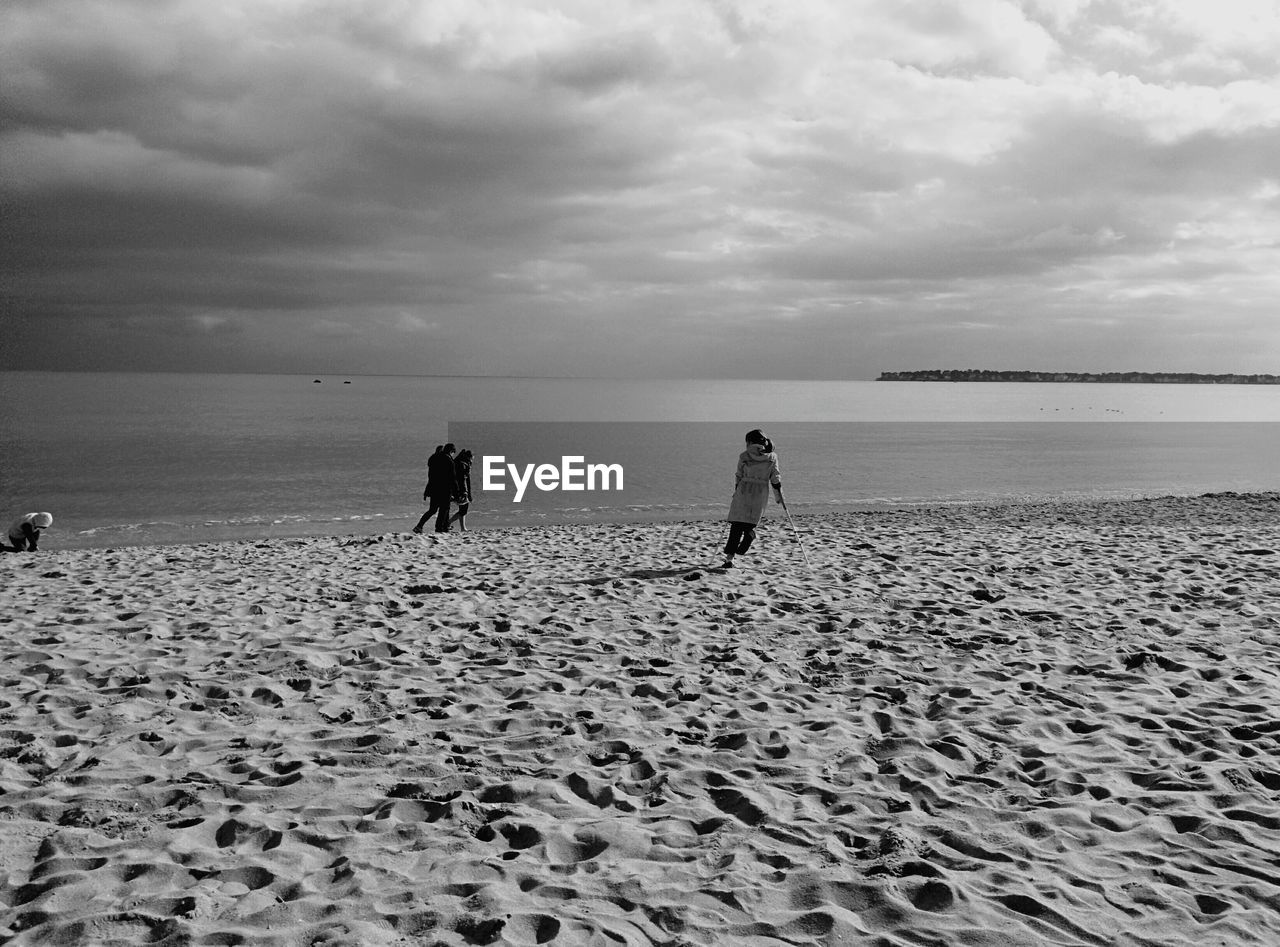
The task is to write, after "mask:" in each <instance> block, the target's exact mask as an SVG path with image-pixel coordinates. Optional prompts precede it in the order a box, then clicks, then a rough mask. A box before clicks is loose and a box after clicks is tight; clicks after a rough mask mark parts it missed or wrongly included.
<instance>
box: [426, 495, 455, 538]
mask: <svg viewBox="0 0 1280 947" xmlns="http://www.w3.org/2000/svg"><path fill="white" fill-rule="evenodd" d="M450 499H452V498H451V497H433V498H432V500H431V509H433V510H436V509H438V510H439V511H440V512H439V515H437V516H436V532H437V533H447V532H449V500H450Z"/></svg>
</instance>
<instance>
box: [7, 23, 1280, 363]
mask: <svg viewBox="0 0 1280 947" xmlns="http://www.w3.org/2000/svg"><path fill="white" fill-rule="evenodd" d="M1277 41H1280V15H1277V13H1276V12H1275V11H1274V10H1273V9H1272V5H1271V4H1269V3H1262V2H1247V0H1216V2H1214V3H1212V4H1210V3H1207V2H1200V0H1151V2H1147V3H1143V4H1135V3H1130V2H1126V0H1054V2H1049V0H1022V2H1014V0H965V2H960V0H947V2H937V0H930V2H923V0H910V2H902V3H883V2H879V0H851V2H843V3H841V2H835V0H787V2H781V0H740V2H732V3H730V2H728V0H706V2H701V3H688V2H685V0H646V2H639V0H635V2H622V3H617V4H608V5H604V4H598V3H593V2H588V0H557V2H536V3H535V2H532V0H530V2H521V0H502V2H498V0H439V2H432V3H418V2H411V0H378V2H373V0H365V2H357V0H347V2H341V3H340V2H336V0H253V2H249V0H242V2H226V3H218V4H208V3H200V2H195V0H163V2H142V0H97V2H84V0H40V2H35V0H12V2H10V3H8V4H6V5H4V7H3V8H0V154H2V156H3V161H0V201H3V206H4V207H5V209H6V222H5V226H4V227H3V229H2V231H0V253H3V254H4V256H5V259H6V267H7V273H6V277H5V281H4V283H3V284H0V294H2V295H0V329H5V330H8V337H9V338H10V339H12V340H13V342H12V344H13V345H15V346H17V348H16V350H15V351H16V352H17V354H18V355H19V357H21V358H22V359H23V360H24V363H28V364H30V363H31V361H30V360H31V359H34V360H35V362H36V363H40V360H41V359H46V360H47V362H48V365H49V367H55V366H56V365H62V366H66V365H68V364H71V365H75V366H76V367H104V366H105V367H111V366H113V365H116V364H118V359H119V358H120V357H121V356H122V353H123V354H124V355H125V356H127V359H128V363H129V364H131V365H136V366H141V367H153V368H200V367H212V368H219V369H227V368H229V367H230V368H235V367H237V366H240V367H248V366H252V367H254V368H255V369H271V368H277V369H287V370H310V368H311V367H312V365H316V363H317V362H324V364H323V365H316V370H320V369H321V368H328V369H332V370H341V371H377V370H385V371H424V372H430V371H450V372H454V371H471V370H474V371H502V372H513V373H517V374H540V373H547V374H581V373H587V374H593V373H599V372H608V373H617V374H657V375H666V374H681V373H688V372H692V373H695V374H696V373H700V372H712V373H716V374H729V375H738V374H742V373H750V372H753V371H756V370H757V369H758V367H759V366H761V365H768V366H769V368H768V371H770V372H772V373H776V374H784V375H785V374H789V373H799V374H802V375H806V376H812V375H813V374H814V373H834V374H837V375H843V376H851V377H868V376H873V375H874V374H875V373H876V372H877V371H879V370H881V369H884V368H889V367H898V368H909V367H912V366H911V364H910V361H911V360H917V359H918V360H923V361H924V362H925V363H927V364H928V365H938V364H940V363H941V362H944V361H946V360H947V359H948V358H949V357H951V356H952V355H954V356H955V357H956V358H959V357H961V356H964V357H965V358H966V359H967V360H968V363H969V364H974V363H975V362H974V359H975V358H976V359H977V360H978V361H981V360H982V358H986V359H987V360H988V361H990V362H991V363H992V364H991V366H990V367H993V368H1005V367H1032V368H1039V367H1045V368H1048V367H1054V368H1061V369H1063V370H1108V369H1115V368H1117V365H1116V364H1114V363H1115V362H1119V361H1123V362H1124V363H1125V366H1124V367H1126V368H1127V367H1132V365H1134V364H1138V363H1139V362H1142V361H1143V360H1144V358H1145V357H1146V355H1147V354H1150V355H1151V356H1152V357H1155V356H1157V355H1158V356H1159V357H1160V358H1162V359H1165V361H1163V362H1162V364H1161V365H1158V366H1155V367H1157V368H1166V369H1170V370H1173V369H1181V370H1188V371H1193V370H1205V371H1214V370H1222V371H1227V370H1232V371H1234V370H1240V371H1248V370H1253V371H1268V370H1273V369H1274V365H1272V364H1270V363H1269V361H1268V360H1274V359H1276V358H1277V357H1280V338H1277V337H1275V335H1274V334H1272V333H1271V332H1270V331H1269V330H1267V329H1265V328H1259V327H1258V325H1257V324H1258V323H1259V322H1260V321H1261V320H1264V319H1265V318H1266V315H1265V314H1266V313H1268V312H1269V311H1270V309H1269V307H1270V305H1271V301H1272V300H1273V299H1274V298H1275V296H1276V289H1277V283H1276V281H1277V279H1278V278H1277V277H1276V276H1275V275H1274V274H1276V273H1280V267H1277V265H1276V264H1277V262H1278V261H1277V258H1276V254H1277V246H1278V245H1280V219H1278V217H1277V209H1278V207H1277V198H1276V194H1277V193H1278V190H1277V175H1276V174H1275V172H1274V170H1273V169H1272V166H1273V164H1274V159H1273V156H1274V154H1275V153H1276V150H1277V145H1280V141H1278V140H1277V135H1278V134H1280V131H1278V130H1280V94H1277V93H1280V89H1278V88H1277V80H1276V78H1275V76H1274V68H1273V66H1274V64H1273V62H1271V59H1272V58H1273V56H1272V51H1273V50H1274V48H1275V46H1276V43H1277ZM1198 313H1199V314H1200V317H1201V318H1202V319H1203V322H1204V324H1203V325H1202V326H1199V327H1198V326H1197V321H1196V320H1197V314H1198ZM1162 320H1163V321H1162ZM1086 326H1087V327H1088V329H1087V330H1085V329H1083V328H1082V327H1086ZM161 327H163V329H161ZM975 327H981V328H980V329H979V328H975ZM1219 327H1221V328H1219ZM1230 332H1235V333H1237V334H1238V336H1239V338H1240V339H1241V340H1244V339H1246V338H1247V339H1248V343H1247V344H1245V343H1244V342H1243V341H1242V342H1241V343H1240V344H1239V345H1237V346H1236V348H1235V349H1234V355H1231V354H1230V353H1232V351H1233V349H1232V344H1231V343H1230V341H1229V337H1228V333H1230ZM1215 333H1216V334H1215ZM1206 334H1208V335H1209V336H1212V338H1211V339H1206V337H1205V336H1206ZM1157 337H1158V339H1159V341H1158V342H1157V341H1155V340H1156V339H1157ZM107 339H117V340H118V342H107V341H104V340H107ZM198 339H204V340H206V342H208V341H209V340H214V342H213V343H210V344H208V345H203V346H202V345H197V344H195V342H194V341H193V340H198ZM165 340H169V341H168V343H167V344H168V347H167V348H166V341H165ZM174 340H181V341H180V342H175V341H174ZM975 340H976V341H975ZM1179 340H1184V341H1185V342H1186V344H1181V343H1180V341H1179ZM1210 354H1212V356H1213V357H1214V358H1221V359H1226V360H1228V361H1231V364H1222V363H1216V364H1213V365H1208V364H1202V361H1203V359H1205V358H1207V357H1208V356H1209V355H1210ZM1029 359H1030V360H1036V359H1049V360H1050V362H1051V363H1047V362H1043V361H1038V362H1037V363H1036V364H1030V365H1027V364H1023V363H1024V362H1026V361H1027V360H1029ZM1054 359H1056V360H1057V361H1053V360H1054ZM890 361H891V362H893V365H889V364H886V363H887V362H890Z"/></svg>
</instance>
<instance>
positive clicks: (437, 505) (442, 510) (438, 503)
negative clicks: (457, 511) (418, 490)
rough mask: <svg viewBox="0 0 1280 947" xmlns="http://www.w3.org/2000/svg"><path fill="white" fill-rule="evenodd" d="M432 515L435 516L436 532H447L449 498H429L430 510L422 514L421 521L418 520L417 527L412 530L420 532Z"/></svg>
mask: <svg viewBox="0 0 1280 947" xmlns="http://www.w3.org/2000/svg"><path fill="white" fill-rule="evenodd" d="M432 514H436V532H437V533H447V532H449V497H431V506H430V508H429V509H428V510H427V512H425V513H423V514H422V519H420V520H418V525H417V526H415V527H414V529H415V530H418V531H419V532H421V530H422V527H424V526H426V525H427V520H429V519H431V516H432Z"/></svg>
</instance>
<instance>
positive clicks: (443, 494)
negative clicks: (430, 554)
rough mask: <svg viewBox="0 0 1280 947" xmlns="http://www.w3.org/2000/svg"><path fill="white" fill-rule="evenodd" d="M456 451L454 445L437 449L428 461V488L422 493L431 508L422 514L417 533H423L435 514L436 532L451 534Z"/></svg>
mask: <svg viewBox="0 0 1280 947" xmlns="http://www.w3.org/2000/svg"><path fill="white" fill-rule="evenodd" d="M454 450H455V448H454V446H453V445H452V444H445V445H443V446H441V447H438V448H436V452H435V453H434V454H432V455H431V458H430V459H429V460H428V461H427V486H426V488H425V489H424V490H423V491H422V499H423V500H426V501H428V502H429V503H430V504H431V506H429V507H428V508H427V512H425V513H423V514H422V519H420V520H418V525H417V526H415V527H414V528H413V531H414V532H415V533H420V532H422V527H423V526H425V525H426V523H427V520H429V519H430V518H431V515H432V514H433V513H434V514H435V515H436V532H437V533H447V532H449V501H450V500H452V499H453V494H454V483H455V478H454V472H453V452H454Z"/></svg>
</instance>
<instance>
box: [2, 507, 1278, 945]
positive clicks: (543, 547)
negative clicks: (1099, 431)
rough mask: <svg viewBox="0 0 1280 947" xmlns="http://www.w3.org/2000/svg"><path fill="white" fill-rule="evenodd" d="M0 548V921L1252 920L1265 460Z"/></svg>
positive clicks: (1259, 896)
mask: <svg viewBox="0 0 1280 947" xmlns="http://www.w3.org/2000/svg"><path fill="white" fill-rule="evenodd" d="M796 523H797V525H798V526H799V527H800V528H801V530H802V531H803V533H804V536H805V540H804V542H805V550H806V551H807V552H808V555H809V557H810V559H811V561H812V568H808V567H806V564H805V561H804V559H803V558H802V556H801V551H800V549H799V547H798V546H797V545H796V543H795V542H794V541H793V539H792V538H791V534H790V532H789V530H788V529H787V528H786V524H785V521H782V522H780V521H778V520H776V519H775V520H771V521H767V522H766V523H765V525H764V526H763V527H762V529H761V534H760V538H759V539H758V540H757V545H756V548H755V549H753V550H752V552H751V553H750V554H749V555H748V556H747V557H746V558H745V559H743V560H742V561H741V562H740V563H739V565H738V566H737V567H736V568H734V569H732V570H728V571H726V570H723V569H720V568H717V566H718V564H719V562H720V557H719V555H718V549H719V546H720V545H721V544H722V543H723V540H724V531H725V527H724V524H722V523H715V522H695V523H662V524H652V525H599V526H573V527H554V526H553V527H544V528H529V529H512V530H492V531H480V532H472V533H469V534H465V535H459V534H452V535H450V536H447V537H443V538H439V537H434V536H430V535H427V536H415V535H412V534H410V533H408V532H407V528H408V526H409V525H411V524H409V523H406V524H405V532H397V533H388V534H386V535H383V536H378V537H372V538H367V537H361V538H350V537H345V538H321V539H305V540H271V541H265V542H252V541H250V542H240V543H221V544H208V545H198V546H166V547H144V548H119V549H115V550H105V551H104V550H96V551H77V552H59V551H58V550H57V536H56V533H54V532H51V533H50V534H48V536H47V537H46V538H45V540H44V542H43V543H42V546H43V547H44V548H42V550H41V552H39V553H37V554H34V555H6V556H2V557H0V579H2V582H3V586H2V590H0V614H2V615H3V630H2V631H0V943H8V944H14V945H36V944H87V945H114V944H121V945H142V944H172V945H177V944H197V945H206V944H207V945H215V944H216V945H233V944H253V945H279V947H285V945H289V947H294V945H334V947H336V945H364V944H368V945H384V944H385V945H463V944H511V945H530V944H544V943H545V944H564V945H576V944H592V945H594V944H621V945H669V947H679V945H702V944H717V945H718V944H726V945H766V944H818V945H835V944H848V945H882V947H898V945H903V947H905V945H971V947H997V945H998V947H1011V945H1040V944H1046V945H1049V944H1052V945H1153V947H1154V945H1162V947H1164V945H1187V947H1202V945H1237V944H1259V945H1273V944H1276V943H1280V834H1278V833H1277V829H1280V756H1278V755H1277V750H1278V747H1277V740H1278V739H1280V672H1278V669H1277V661H1276V655H1277V642H1278V640H1280V633H1278V629H1280V495H1276V494H1257V495H1235V494H1226V495H1217V496H1207V497H1199V498H1168V499H1160V500H1147V501H1128V502H1090V503H1066V504H1035V505H1011V506H1002V507H981V508H979V507H964V506H957V507H949V508H935V509H925V510H908V511H899V512H886V513H877V514H841V515H831V516H822V517H818V516H813V517H797V518H796Z"/></svg>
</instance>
